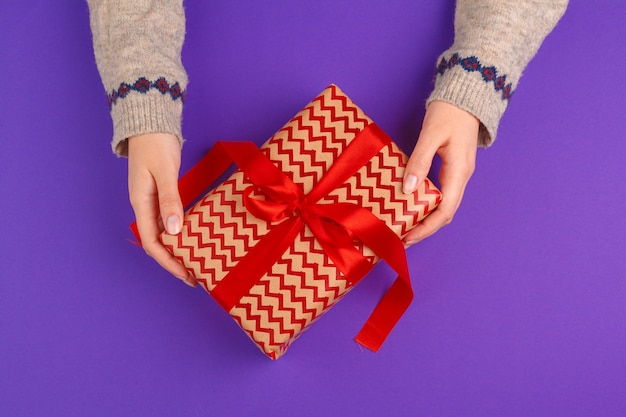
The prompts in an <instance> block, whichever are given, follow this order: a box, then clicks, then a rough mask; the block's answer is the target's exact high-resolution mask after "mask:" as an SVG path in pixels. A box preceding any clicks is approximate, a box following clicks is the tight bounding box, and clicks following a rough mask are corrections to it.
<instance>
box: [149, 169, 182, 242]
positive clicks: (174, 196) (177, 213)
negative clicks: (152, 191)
mask: <svg viewBox="0 0 626 417" xmlns="http://www.w3.org/2000/svg"><path fill="white" fill-rule="evenodd" d="M155 182H156V187H157V194H158V196H159V211H160V213H161V219H162V220H163V226H164V227H165V231H166V232H167V233H168V234H170V235H177V234H178V233H180V230H181V228H182V226H183V203H182V201H181V200H180V194H179V192H178V179H177V178H176V176H175V175H174V176H163V177H160V178H155Z"/></svg>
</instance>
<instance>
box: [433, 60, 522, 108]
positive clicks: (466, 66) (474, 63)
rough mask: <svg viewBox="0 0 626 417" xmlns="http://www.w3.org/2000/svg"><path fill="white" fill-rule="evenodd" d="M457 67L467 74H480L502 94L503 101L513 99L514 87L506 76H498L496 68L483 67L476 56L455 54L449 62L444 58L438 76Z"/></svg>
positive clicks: (438, 69)
mask: <svg viewBox="0 0 626 417" xmlns="http://www.w3.org/2000/svg"><path fill="white" fill-rule="evenodd" d="M456 66H460V67H461V68H462V69H463V70H465V71H467V72H479V73H480V75H481V76H482V78H483V80H484V81H485V82H486V83H493V88H494V89H495V90H496V91H497V92H500V93H501V96H502V100H510V99H511V97H513V92H514V91H513V85H512V83H508V84H507V82H506V74H502V75H498V70H497V69H496V67H494V66H489V67H488V66H484V65H482V64H481V63H480V61H479V60H478V58H476V57H475V56H468V57H465V58H461V57H460V56H459V54H458V53H454V54H453V55H452V56H451V57H450V58H449V59H447V60H446V58H445V57H444V58H442V59H441V61H440V62H439V65H437V74H439V75H443V74H445V73H446V71H448V70H450V69H452V68H454V67H456Z"/></svg>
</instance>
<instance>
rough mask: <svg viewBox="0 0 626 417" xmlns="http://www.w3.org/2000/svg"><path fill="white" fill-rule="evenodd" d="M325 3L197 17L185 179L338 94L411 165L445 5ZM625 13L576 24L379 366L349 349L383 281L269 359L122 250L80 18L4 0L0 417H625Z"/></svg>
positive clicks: (417, 265)
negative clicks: (336, 89) (218, 146)
mask: <svg viewBox="0 0 626 417" xmlns="http://www.w3.org/2000/svg"><path fill="white" fill-rule="evenodd" d="M296 3H298V5H296ZM309 3H310V4H308V5H303V2H291V1H279V2H272V5H271V6H268V5H266V4H267V2H264V3H263V4H264V5H263V6H261V2H256V1H245V2H243V1H242V2H229V1H212V2H188V4H187V10H188V31H187V33H188V34H187V42H186V46H185V49H184V62H185V64H186V67H187V69H188V72H189V75H190V79H191V84H190V89H189V96H188V101H187V104H186V109H185V124H184V132H185V135H186V137H187V139H188V144H187V146H186V147H185V149H184V155H183V158H184V166H183V169H184V170H185V169H187V168H189V167H190V166H191V165H192V163H193V162H194V161H196V160H197V159H198V158H199V157H200V155H201V154H202V153H203V152H204V151H205V150H206V149H207V148H208V146H210V144H211V143H212V142H213V141H215V140H217V139H253V140H255V141H256V142H257V143H262V142H263V141H264V140H265V139H267V137H269V136H270V135H271V134H272V133H273V132H274V131H275V130H276V129H277V128H279V127H280V126H282V124H283V123H284V122H285V121H286V120H287V119H289V118H290V117H291V116H292V115H293V114H294V113H295V112H296V111H297V110H299V108H300V107H302V106H303V105H304V104H306V103H307V102H308V101H309V100H310V99H311V98H313V97H314V96H315V94H317V93H318V92H319V91H321V90H322V89H323V88H324V87H325V86H326V85H327V84H329V83H331V82H334V83H337V84H338V85H339V86H340V87H342V88H343V89H344V90H345V91H346V92H347V93H348V94H349V95H350V96H351V97H352V98H353V99H354V100H355V101H356V102H357V104H359V105H360V106H361V107H362V108H364V109H365V111H366V112H367V113H368V114H369V115H370V116H371V117H372V118H373V119H374V120H376V121H377V122H378V123H379V124H380V125H381V126H382V127H383V129H385V130H386V131H387V132H388V133H389V134H390V135H391V136H392V137H394V138H395V139H396V140H397V141H398V142H399V143H400V144H401V146H402V147H404V149H405V150H410V149H411V147H412V144H413V142H414V140H415V138H416V137H417V133H418V129H419V125H420V123H421V118H422V114H423V110H424V109H423V102H424V100H425V98H426V96H427V94H428V92H429V90H430V89H431V88H432V75H433V66H434V64H435V60H436V57H437V55H438V54H439V53H440V52H441V51H442V50H444V49H445V48H446V47H447V46H448V45H449V44H450V42H451V40H452V16H453V4H452V2H451V1H446V2H413V1H408V0H404V1H401V0H399V1H384V2H383V1H369V2H357V1H344V2H337V1H330V0H327V1H319V2H309ZM624 15H625V6H624V3H623V1H622V0H614V1H597V2H582V1H573V2H572V4H570V7H569V10H568V12H567V13H566V15H565V17H564V18H563V20H562V21H561V23H560V25H559V26H558V27H557V29H556V30H555V31H554V32H553V33H552V34H551V35H550V36H549V37H548V39H547V40H546V42H545V43H544V46H543V48H542V50H541V51H540V53H539V55H538V56H537V57H536V58H535V59H534V60H533V61H532V62H531V65H530V66H529V68H528V69H527V70H526V72H525V76H524V78H523V79H522V82H521V84H520V87H519V89H518V91H517V93H516V95H515V97H514V99H513V101H512V105H511V106H510V108H509V110H508V111H507V114H506V115H505V117H504V119H503V121H502V124H501V129H500V132H499V138H498V140H497V142H496V144H495V145H494V146H493V147H492V148H491V149H489V150H481V151H480V152H479V155H478V168H477V171H476V174H475V175H474V177H473V179H472V181H471V182H470V185H469V188H468V190H467V193H466V197H465V199H464V202H463V205H462V207H461V209H460V210H459V212H458V214H457V216H456V218H455V220H454V222H453V223H452V225H450V226H448V227H447V228H445V229H443V230H441V231H440V232H439V233H438V234H437V235H435V236H433V237H432V238H430V239H428V240H426V241H424V242H423V243H421V244H420V245H418V246H417V247H414V248H411V249H410V251H409V256H410V266H411V270H412V274H413V280H414V283H415V287H416V291H417V294H416V298H415V301H414V303H413V305H412V307H411V308H410V310H409V312H408V314H406V316H405V317H404V318H403V319H402V320H401V321H400V323H399V325H398V326H397V328H396V329H395V331H394V332H393V333H392V335H391V337H390V338H389V340H388V342H387V343H386V344H385V346H383V349H382V350H381V352H379V353H378V354H372V353H370V352H367V351H363V352H362V351H360V350H359V348H358V347H357V346H356V344H355V343H354V342H353V341H352V337H353V336H354V335H355V334H356V332H357V331H358V329H359V328H360V326H361V324H362V323H363V322H364V320H365V318H366V317H367V315H368V314H369V312H370V311H371V309H372V308H373V306H374V304H375V302H376V300H377V299H378V297H380V295H381V293H382V291H383V290H384V288H386V286H387V285H389V283H390V282H391V280H392V279H393V274H392V273H391V272H390V271H389V270H388V269H387V268H386V267H384V266H381V267H378V268H377V269H376V270H375V272H374V273H373V274H372V275H371V277H369V278H368V279H367V280H365V281H364V282H363V284H362V285H360V286H359V287H358V288H357V289H355V291H353V292H352V293H351V294H350V296H349V297H347V298H346V299H344V300H343V301H342V302H341V303H339V304H338V305H337V306H336V308H334V309H333V310H332V311H331V312H329V313H328V314H327V315H326V316H325V317H324V318H323V319H322V320H320V321H319V322H318V323H317V324H316V325H315V326H313V327H312V328H311V329H310V330H309V331H308V332H307V333H306V334H305V335H303V337H302V338H301V339H299V340H298V341H297V342H296V344H295V345H294V346H293V347H292V348H291V349H290V351H289V352H288V353H287V355H286V356H285V357H284V358H283V359H281V360H279V361H277V362H272V361H270V360H268V359H266V358H265V357H263V356H262V354H261V353H260V352H259V351H257V349H256V347H254V346H253V345H252V344H251V343H250V342H249V341H248V339H247V337H246V336H245V335H244V334H243V333H242V332H241V331H240V330H239V328H238V327H237V326H236V325H235V324H234V323H233V322H232V320H231V319H230V318H229V317H228V316H227V315H226V314H225V313H223V312H222V311H221V310H220V308H219V307H218V306H217V305H216V304H215V303H214V302H213V301H212V300H211V299H210V297H208V296H207V295H206V294H205V293H204V292H203V291H202V290H200V289H197V290H191V289H189V288H188V287H186V286H185V285H183V284H182V283H180V282H178V281H177V280H175V279H173V278H171V277H170V276H169V275H168V274H167V273H166V272H165V271H163V270H161V269H160V268H159V267H158V266H157V265H156V263H154V262H153V261H152V260H151V259H149V258H148V257H146V256H145V255H144V254H143V252H142V251H141V250H140V249H138V248H135V247H134V246H132V245H130V244H129V243H128V242H126V241H125V239H126V238H128V237H130V233H129V231H128V229H127V225H128V223H129V222H130V221H131V220H132V211H131V209H130V206H129V204H128V199H127V196H126V188H125V181H126V180H125V176H126V162H125V161H124V160H122V159H116V158H115V157H114V156H112V155H111V153H110V150H109V138H110V136H111V123H110V119H109V115H108V112H107V107H106V103H105V98H104V92H103V88H102V85H101V83H100V79H99V77H98V74H97V71H96V67H95V63H94V59H93V53H92V49H91V39H90V32H89V24H88V14H87V7H86V5H85V3H84V2H81V1H67V0H66V1H62V2H61V1H56V2H43V1H34V0H30V1H26V0H23V1H17V0H14V1H3V2H2V3H1V4H0V54H1V56H2V64H1V65H0V79H2V81H3V89H2V90H3V95H2V100H1V101H0V108H1V112H0V114H1V118H0V137H1V138H2V149H1V150H0V265H1V269H0V275H1V279H0V416H7V417H19V416H130V415H139V416H141V415H146V416H147V415H149V416H180V415H185V416H229V417H237V416H251V415H255V416H285V415H299V416H304V417H307V416H325V415H338V416H382V415H385V416H414V415H415V416H417V415H419V416H470V417H471V416H491V415H500V416H509V417H511V416H550V417H554V416H568V417H576V416H592V415H593V416H623V415H625V413H626V396H624V395H623V394H624V392H625V391H626V372H625V371H626V358H625V352H626V304H625V303H624V300H625V299H626V280H625V279H624V278H626V256H625V255H626V253H625V249H626V237H625V236H626V221H625V220H624V213H625V208H626V207H625V206H626V188H625V187H624V179H625V178H626V164H624V155H625V154H626V142H625V141H624V124H625V122H624V106H625V103H624V97H625V93H626V87H625V86H624V83H623V82H622V80H621V78H620V76H619V73H620V72H622V70H623V68H625V67H626V50H625V47H624V42H623V39H624V37H625V35H626V31H625V30H624V26H623V17H624Z"/></svg>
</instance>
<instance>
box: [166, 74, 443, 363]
mask: <svg viewBox="0 0 626 417" xmlns="http://www.w3.org/2000/svg"><path fill="white" fill-rule="evenodd" d="M406 161H407V157H406V155H405V154H403V152H402V151H401V150H400V149H399V148H398V147H397V146H396V144H394V143H393V141H391V139H389V137H388V136H387V135H386V134H385V133H384V132H383V131H382V130H381V129H380V128H379V127H378V126H377V125H376V124H375V123H373V122H372V120H371V119H370V118H369V117H368V116H366V115H365V114H364V113H363V111H362V110H361V109H360V108H359V107H357V106H356V105H355V104H354V103H353V102H352V101H351V100H350V98H348V97H347V96H346V95H345V94H344V93H343V92H342V91H341V90H340V89H339V88H338V87H337V86H335V85H331V86H329V87H328V88H326V89H325V90H324V91H323V92H322V93H321V94H320V95H319V96H317V97H316V98H315V99H314V100H313V101H311V102H310V103H309V104H308V105H307V106H306V107H305V108H304V109H302V110H301V111H300V112H299V113H298V114H296V115H295V116H294V117H293V118H292V119H291V120H289V122H287V124H285V125H284V126H283V127H282V128H281V129H280V130H279V131H278V132H276V134H274V136H272V137H271V138H270V139H269V140H268V141H267V142H265V144H264V145H263V146H262V147H261V148H260V149H259V148H257V147H256V146H254V144H252V143H251V142H218V143H217V144H216V145H215V146H214V147H213V149H212V150H211V151H210V152H209V153H208V154H207V156H206V157H205V158H204V159H203V160H202V161H201V162H200V163H199V164H198V165H196V166H195V167H194V168H192V170H191V171H190V172H189V173H188V174H187V175H185V176H184V177H183V178H182V179H181V182H180V190H181V196H182V198H183V201H184V202H185V203H186V202H189V201H191V200H194V199H195V200H197V199H198V197H199V196H201V195H203V193H205V192H206V189H207V188H208V185H209V184H210V183H211V182H213V181H215V180H216V179H217V178H218V177H219V176H220V175H222V174H223V172H224V171H225V170H226V169H227V167H228V166H229V165H230V164H231V163H232V162H234V163H235V164H236V165H237V166H238V169H237V171H236V172H234V173H233V174H232V175H231V176H230V177H229V178H228V179H226V180H225V181H223V182H222V183H221V184H219V185H217V186H216V187H215V188H214V189H212V190H211V191H209V192H208V193H206V195H204V196H203V197H202V198H200V199H199V200H198V201H197V202H196V203H195V204H194V205H193V206H192V207H191V208H190V209H188V210H187V211H186V213H185V218H184V221H183V227H182V231H181V232H180V234H179V235H168V234H166V233H164V234H163V235H162V236H161V240H162V242H163V244H164V245H165V246H166V247H167V248H168V250H170V251H171V253H172V254H174V256H176V257H177V258H178V259H179V260H180V261H181V262H182V263H183V264H184V265H185V267H186V268H187V269H188V270H189V271H190V272H191V273H192V274H193V275H194V276H195V278H196V280H197V281H198V283H200V284H201V285H202V286H203V287H204V288H205V289H206V291H208V293H209V294H211V296H212V297H213V298H214V299H215V300H216V301H217V302H218V303H219V304H220V305H221V306H222V307H223V308H224V309H225V310H226V311H227V312H228V313H229V314H230V315H231V316H232V317H233V318H234V319H235V321H236V322H237V323H238V324H239V326H241V328H242V329H243V330H244V331H245V332H246V333H247V334H248V335H249V337H250V338H251V339H252V340H253V341H254V343H255V344H256V345H257V346H258V347H259V348H260V349H261V350H262V351H263V352H264V353H265V354H266V355H267V356H269V357H270V358H272V359H277V358H279V357H280V356H281V355H282V354H283V353H284V352H285V351H286V349H287V348H288V347H289V346H290V345H291V344H292V343H293V341H294V340H295V339H296V338H297V337H298V336H299V335H301V334H302V332H303V331H304V330H306V329H307V328H308V327H309V326H310V325H311V324H312V323H313V322H314V321H316V320H317V319H318V318H320V317H321V316H322V315H323V314H324V312H326V311H327V310H328V309H329V308H330V307H332V306H333V305H334V304H335V303H336V302H337V301H338V300H340V299H341V298H342V297H343V296H344V295H345V294H346V293H348V292H349V291H350V289H351V288H353V287H354V285H356V284H357V283H358V282H359V280H360V279H361V278H363V277H364V276H365V275H366V274H367V272H369V270H370V269H371V268H372V267H373V266H374V265H375V264H376V263H377V262H379V261H380V260H381V259H384V260H385V261H386V262H387V263H388V264H389V265H390V266H391V267H392V268H393V269H394V270H395V271H396V272H397V273H398V278H397V279H396V281H395V282H394V283H393V284H392V285H391V287H390V289H389V290H388V291H387V293H386V294H385V295H384V296H383V297H382V299H381V301H380V303H379V304H378V306H376V308H375V309H374V312H373V313H372V315H371V316H370V318H369V319H368V320H367V322H366V324H365V326H364V327H363V329H362V330H361V332H360V333H359V335H358V336H357V337H356V340H357V342H359V343H360V344H362V345H363V346H365V347H367V348H369V349H372V350H375V351H376V350H378V348H379V347H380V345H381V344H382V343H383V341H384V340H385V338H386V337H387V335H388V333H389V332H390V331H391V329H392V328H393V326H394V325H395V323H396V322H397V320H398V319H399V318H400V316H401V315H402V314H403V312H404V311H405V310H406V308H407V307H408V305H409V304H410V302H411V299H412V297H413V293H412V290H411V284H410V279H409V276H408V268H407V266H406V257H405V251H404V245H403V244H402V241H401V238H402V237H403V236H404V235H405V234H406V233H407V232H408V231H409V230H410V229H411V228H413V227H414V226H415V225H416V224H417V223H419V222H420V221H421V220H422V219H423V218H424V217H425V216H426V215H427V214H428V213H429V212H431V211H432V210H434V209H435V207H436V206H437V204H438V203H439V202H440V200H441V193H440V192H439V190H437V188H436V187H435V186H434V185H433V184H432V183H431V182H430V180H425V181H424V182H423V183H422V184H420V185H419V187H418V190H417V191H416V192H415V193H413V194H410V195H405V194H403V193H402V189H401V188H402V177H403V172H404V166H405V164H406Z"/></svg>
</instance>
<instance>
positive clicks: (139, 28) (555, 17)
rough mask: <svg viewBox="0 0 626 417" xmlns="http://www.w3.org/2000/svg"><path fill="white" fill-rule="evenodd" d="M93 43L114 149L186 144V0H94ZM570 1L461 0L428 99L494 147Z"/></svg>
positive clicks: (91, 3) (121, 152)
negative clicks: (156, 141) (468, 119)
mask: <svg viewBox="0 0 626 417" xmlns="http://www.w3.org/2000/svg"><path fill="white" fill-rule="evenodd" d="M87 2H88V4H89V10H90V22H91V30H92V34H93V45H94V52H95V56H96V62H97V64H98V70H99V72H100V75H101V77H102V82H103V84H104V87H105V89H106V91H107V96H108V99H109V106H110V109H111V117H112V119H113V128H114V129H113V131H114V133H113V141H112V147H113V150H114V152H116V153H117V154H118V155H126V138H128V137H130V136H133V135H137V134H141V133H150V132H165V133H173V134H174V135H176V136H177V137H178V138H179V139H180V140H181V142H182V138H183V136H182V132H181V113H182V105H183V101H184V97H185V91H186V88H187V74H186V73H185V70H184V68H183V65H182V62H181V49H182V44H183V40H184V35H185V15H184V10H183V5H182V0H134V1H130V0H87ZM566 7H567V0H458V1H457V6H456V13H455V22H454V23H455V38H454V44H453V45H452V46H451V47H450V49H448V50H447V51H445V52H444V53H443V54H442V55H441V57H440V58H439V62H438V65H437V77H436V81H435V88H434V91H433V92H432V94H431V95H430V97H429V98H428V102H430V101H432V100H443V101H447V102H449V103H452V104H454V105H456V106H458V107H461V108H463V109H465V110H467V111H469V112H470V113H472V114H474V115H475V116H476V117H477V118H478V119H479V120H480V121H481V129H480V134H479V135H480V136H479V144H480V145H481V146H489V145H490V144H491V143H492V142H493V140H494V139H495V137H496V133H497V130H498V125H499V123H500V119H501V117H502V115H503V113H504V111H505V110H506V108H507V106H508V104H509V101H510V99H511V96H512V95H513V94H514V92H515V90H516V88H517V84H518V82H519V79H520V77H521V75H522V71H523V70H524V68H525V67H526V65H527V64H528V62H529V61H530V60H531V59H532V57H533V56H534V55H535V54H536V52H537V50H538V49H539V46H540V45H541V43H542V42H543V40H544V38H545V37H546V36H547V35H548V33H550V31H551V30H552V29H553V28H554V26H555V25H556V23H557V22H558V21H559V19H560V17H561V16H562V15H563V13H564V12H565V8H566Z"/></svg>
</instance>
